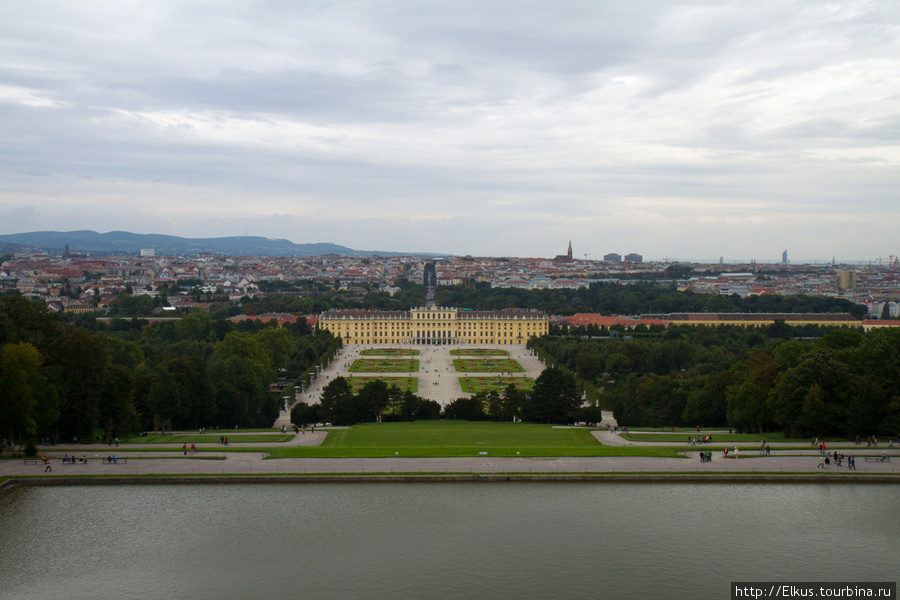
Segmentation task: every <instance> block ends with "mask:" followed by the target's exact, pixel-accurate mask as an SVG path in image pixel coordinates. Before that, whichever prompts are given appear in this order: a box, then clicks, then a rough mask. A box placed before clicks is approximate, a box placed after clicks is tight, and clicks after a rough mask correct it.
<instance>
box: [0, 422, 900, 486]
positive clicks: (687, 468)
mask: <svg viewBox="0 0 900 600" xmlns="http://www.w3.org/2000/svg"><path fill="white" fill-rule="evenodd" d="M326 434H327V433H326V432H323V431H316V432H315V433H314V434H313V433H310V432H307V433H306V435H303V434H298V435H297V436H295V437H294V439H293V440H291V442H287V444H288V445H316V444H318V443H320V442H321V440H322V439H323V438H324V436H325V435H326ZM210 435H211V436H213V435H215V434H210ZM610 435H615V434H610ZM215 437H216V439H218V436H217V435H215ZM239 437H240V436H239V435H234V436H232V437H231V438H230V440H234V439H239ZM212 445H213V446H215V447H218V448H221V451H220V452H202V453H197V454H195V455H190V454H188V455H187V456H185V455H184V453H183V452H182V451H181V446H180V445H178V444H166V445H160V444H156V445H154V446H153V447H154V448H161V447H162V448H168V450H166V451H162V452H160V451H148V450H141V449H137V448H126V447H124V446H122V447H119V448H114V447H113V448H110V447H108V446H106V445H89V446H79V447H77V448H53V449H42V453H43V454H45V455H46V456H48V457H50V458H51V467H52V473H48V474H47V475H48V476H54V477H55V476H65V475H113V474H117V475H147V474H166V475H176V474H177V475H191V474H194V475H227V474H294V473H296V474H313V473H316V474H341V473H818V474H823V473H828V474H834V475H836V476H840V474H844V473H846V474H851V473H856V474H865V473H869V474H890V473H898V472H900V470H898V469H897V467H898V465H900V454H897V455H894V456H893V457H892V458H893V460H892V461H888V462H876V461H867V460H865V457H866V456H868V457H870V458H877V457H879V456H881V452H882V450H875V449H871V450H858V451H857V450H850V451H848V450H846V449H841V450H839V451H843V452H845V454H846V453H852V454H853V455H854V456H855V457H856V470H855V471H851V470H848V469H847V467H846V466H843V467H836V466H834V465H830V466H826V467H818V464H819V463H820V455H819V453H818V452H817V451H814V450H803V451H800V452H801V454H800V455H797V451H791V452H790V454H787V453H785V454H783V455H779V453H778V452H777V451H775V454H773V455H772V456H759V454H758V452H752V451H746V452H743V453H742V454H741V457H740V458H739V459H734V458H728V459H725V458H723V457H722V452H721V451H713V460H712V462H710V463H701V462H700V460H699V454H698V452H697V451H692V452H688V453H687V454H686V456H685V458H655V457H641V456H629V457H560V458H500V457H490V456H481V457H471V458H405V457H402V456H401V457H396V458H280V459H265V458H264V456H265V454H264V453H262V452H227V451H226V448H224V447H222V446H220V445H219V444H218V443H217V442H214V443H213V444H212ZM268 445H272V446H284V445H285V443H276V442H270V443H253V444H248V446H253V447H261V446H262V447H264V446H268ZM201 447H202V445H201ZM239 447H240V443H231V444H230V445H229V449H231V450H237V449H238V448H239ZM63 454H68V455H70V456H71V455H72V454H74V455H76V456H78V457H81V456H86V457H87V458H88V462H87V464H86V465H85V464H63V463H62V460H61V458H59V457H61V456H63ZM109 454H115V455H116V457H118V458H126V459H127V462H120V463H117V464H112V465H109V464H103V463H102V461H101V458H102V457H105V456H107V455H109ZM44 469H45V467H44V465H42V464H24V461H22V460H12V459H10V460H2V461H0V476H3V475H10V476H21V475H43V474H44ZM898 481H900V480H898Z"/></svg>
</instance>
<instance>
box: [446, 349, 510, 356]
mask: <svg viewBox="0 0 900 600" xmlns="http://www.w3.org/2000/svg"><path fill="white" fill-rule="evenodd" d="M450 354H451V355H452V356H509V352H507V351H506V350H500V349H499V348H463V349H461V350H451V351H450Z"/></svg>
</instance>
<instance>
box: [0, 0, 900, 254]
mask: <svg viewBox="0 0 900 600" xmlns="http://www.w3.org/2000/svg"><path fill="white" fill-rule="evenodd" d="M898 141H900V3H898V2H896V1H893V0H886V1H872V2H867V1H862V0H860V1H853V2H825V1H822V0H810V1H805V2H791V1H788V0H774V1H765V0H749V1H744V2H732V1H726V0H715V1H711V2H691V3H686V2H650V1H645V2H641V1H633V0H629V1H627V2H626V1H617V2H613V1H611V0H610V1H602V2H599V1H598V2H589V1H585V0H579V1H573V2H567V1H564V0H562V1H561V0H554V1H553V2H529V1H527V0H511V1H492V0H477V1H467V0H451V1H447V2H424V1H415V2H413V1H408V2H407V1H395V0H378V1H372V2H367V1H358V2H328V1H321V2H302V1H287V0H285V1H275V0H272V1H252V0H240V1H237V0H236V1H233V2H232V1H227V0H211V1H209V2H188V1H181V0H179V1H177V2H174V1H173V2H166V1H163V0H153V1H148V2H131V1H125V0H117V1H115V2H111V1H102V2H101V1H96V2H94V1H89V0H79V1H78V2H71V1H65V2H63V1H59V2H50V1H40V0H29V1H28V2H5V3H4V5H3V9H2V18H0V233H19V232H25V231H37V230H56V231H69V230H75V229H94V230H97V231H101V232H105V231H112V230H126V231H133V232H137V233H164V234H172V235H182V236H190V237H216V236H223V235H245V234H250V235H261V236H266V237H273V238H286V239H289V240H291V241H294V242H298V243H307V242H334V243H337V244H342V245H345V246H349V247H351V248H355V249H361V250H391V251H429V252H442V253H450V254H463V255H464V254H472V255H482V256H484V255H494V256H536V257H541V256H554V255H556V254H562V253H564V252H565V250H566V246H567V245H568V242H569V239H571V240H572V246H573V248H574V252H575V255H576V256H577V257H579V258H581V257H583V255H584V254H585V253H588V254H589V258H600V257H601V256H602V255H603V254H604V253H608V252H619V253H622V254H624V253H628V252H638V253H642V254H643V255H644V256H645V257H647V258H665V257H668V258H677V259H716V260H717V259H718V258H719V257H720V256H722V257H724V258H725V260H726V261H738V260H749V259H751V258H756V259H757V260H775V259H780V257H781V252H782V250H784V249H787V250H788V253H789V256H790V258H791V259H792V260H802V259H819V260H822V259H828V260H830V259H831V258H832V257H833V256H834V257H836V258H837V260H839V261H840V260H869V259H876V260H877V258H878V257H879V256H882V257H887V255H888V254H890V253H894V254H898V253H900V236H898V229H900V145H898Z"/></svg>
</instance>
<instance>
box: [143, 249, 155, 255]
mask: <svg viewBox="0 0 900 600" xmlns="http://www.w3.org/2000/svg"><path fill="white" fill-rule="evenodd" d="M141 256H156V250H154V249H153V248H142V249H141Z"/></svg>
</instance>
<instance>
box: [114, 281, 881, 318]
mask: <svg viewBox="0 0 900 600" xmlns="http://www.w3.org/2000/svg"><path fill="white" fill-rule="evenodd" d="M263 287H265V288H266V289H267V290H268V291H269V293H268V295H266V296H265V297H263V298H260V299H253V300H250V299H247V300H245V301H244V302H243V303H242V305H241V307H229V308H226V309H221V310H225V311H228V312H229V316H230V315H233V314H239V313H246V314H263V313H267V312H291V313H296V314H307V315H308V314H318V313H321V312H323V311H325V310H328V309H329V308H367V309H373V310H409V309H410V308H413V307H416V306H422V305H423V304H424V303H425V287H424V286H423V285H421V284H416V283H411V282H410V281H408V280H405V279H399V280H398V281H397V282H396V287H398V288H400V291H399V292H396V293H395V294H394V295H393V296H391V295H389V294H388V293H387V292H376V291H373V292H369V293H368V294H366V295H365V296H364V297H362V299H354V298H358V296H356V295H351V294H350V293H349V292H346V291H340V290H334V289H327V288H325V287H323V286H321V285H313V284H309V283H306V284H300V283H297V284H292V285H288V284H285V283H282V284H280V285H277V286H275V285H270V286H263ZM290 290H293V291H295V292H296V291H299V290H307V293H309V294H316V295H314V296H310V297H298V296H292V295H288V294H286V293H285V292H287V291H290ZM435 301H436V302H437V304H438V305H439V306H451V307H456V308H472V309H474V310H500V309H504V308H536V309H539V310H542V311H544V312H546V313H547V314H553V315H571V314H575V313H582V312H599V313H603V314H605V315H612V314H617V315H639V314H646V313H670V312H707V313H710V312H729V313H740V312H745V313H805V312H808V313H845V312H846V313H850V314H852V315H854V316H855V317H857V318H863V317H864V316H865V314H866V310H867V309H866V307H865V306H862V305H859V304H855V303H853V302H851V301H849V300H845V299H841V298H828V297H819V296H801V295H792V296H750V297H748V298H741V297H740V296H736V295H733V296H722V295H719V294H697V293H694V292H679V291H678V290H677V289H676V288H675V286H673V285H663V284H658V283H653V282H636V283H631V284H627V285H623V284H617V283H594V284H592V285H591V286H590V287H589V288H583V289H578V290H521V289H515V288H492V287H491V286H490V284H489V283H478V284H476V285H475V286H474V287H470V286H463V285H453V286H440V287H438V288H437V290H436V292H435ZM144 302H146V303H148V304H150V303H151V301H150V300H144ZM117 304H118V303H117ZM122 314H125V313H122ZM127 314H132V313H131V312H129V313H127ZM133 314H141V313H136V312H135V313H133ZM143 314H148V313H143ZM213 316H214V317H215V316H216V315H215V313H213Z"/></svg>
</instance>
